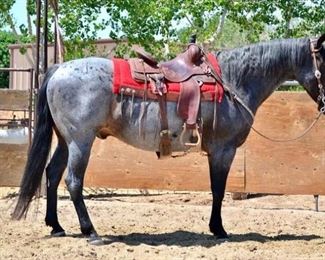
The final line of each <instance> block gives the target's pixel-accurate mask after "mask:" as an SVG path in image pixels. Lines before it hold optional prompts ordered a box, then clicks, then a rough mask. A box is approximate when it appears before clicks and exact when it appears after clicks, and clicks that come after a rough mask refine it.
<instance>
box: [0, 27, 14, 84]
mask: <svg viewBox="0 0 325 260" xmlns="http://www.w3.org/2000/svg"><path fill="white" fill-rule="evenodd" d="M12 43H15V37H14V36H13V34H12V33H8V32H2V31H0V68H8V67H9V65H10V54H9V49H8V44H12ZM8 87H9V72H0V88H8Z"/></svg>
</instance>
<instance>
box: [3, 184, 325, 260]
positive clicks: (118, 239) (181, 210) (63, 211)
mask: <svg viewBox="0 0 325 260" xmlns="http://www.w3.org/2000/svg"><path fill="white" fill-rule="evenodd" d="M0 191H1V189H0ZM0 196H1V192H0ZM1 197H2V198H1V199H0V228H1V236H0V259H325V198H324V197H320V202H319V207H320V211H319V212H315V210H314V208H315V204H314V198H313V196H255V197H253V198H249V199H247V200H242V201H233V200H232V199H231V196H230V195H229V194H227V196H226V198H225V201H224V208H223V219H224V226H225V228H226V230H227V231H228V232H229V234H230V235H231V237H230V239H229V240H227V241H218V240H216V239H215V238H214V237H213V236H212V235H211V234H210V233H209V230H208V222H209V216H210V205H211V198H210V197H211V196H210V194H209V193H160V194H149V195H142V194H139V193H129V192H128V193H126V192H124V193H123V192H119V193H113V194H106V195H105V196H104V195H103V194H102V195H97V196H88V198H87V200H86V204H87V206H88V209H89V213H90V215H91V217H92V220H93V223H94V225H95V227H96V228H97V231H98V233H99V234H100V235H101V236H102V237H103V240H104V242H105V245H103V246H93V245H90V244H88V243H87V239H86V238H84V237H82V236H81V235H80V231H79V224H78V220H77V217H76V214H75V211H74V208H73V205H72V202H71V201H70V200H69V199H68V197H67V196H63V197H61V199H60V201H59V219H60V221H61V223H62V225H63V227H64V228H65V229H66V232H67V236H66V237H63V238H51V237H49V236H48V235H49V232H50V228H48V227H46V226H45V224H44V214H45V200H44V199H39V200H38V201H36V202H34V203H33V206H32V208H31V209H30V212H29V214H28V217H27V219H26V220H23V221H11V220H10V212H11V211H12V207H13V203H14V201H15V196H8V195H4V194H2V196H1Z"/></svg>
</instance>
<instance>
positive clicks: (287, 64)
mask: <svg viewBox="0 0 325 260" xmlns="http://www.w3.org/2000/svg"><path fill="white" fill-rule="evenodd" d="M307 47H308V43H307V40H305V39H300V40H293V39H290V40H281V41H271V42H267V43H262V44H256V45H251V46H247V47H243V48H239V49H235V50H231V51H227V52H224V53H221V54H220V55H219V57H218V58H219V60H220V65H221V69H222V76H223V79H224V82H225V84H226V85H228V87H229V88H230V89H233V91H234V92H236V94H237V95H238V96H240V98H241V99H242V100H243V101H244V102H245V104H246V105H247V106H248V107H249V108H250V109H251V110H252V111H253V112H254V113H255V112H256V110H257V108H258V107H259V106H260V105H261V104H262V103H263V101H264V100H265V99H267V98H268V97H269V96H270V95H271V94H272V92H273V91H274V90H275V89H276V88H277V87H278V86H279V85H280V84H281V83H283V82H284V81H286V80H296V75H297V70H298V68H299V66H301V64H302V63H303V62H304V57H303V54H305V53H307V52H306V48H307Z"/></svg>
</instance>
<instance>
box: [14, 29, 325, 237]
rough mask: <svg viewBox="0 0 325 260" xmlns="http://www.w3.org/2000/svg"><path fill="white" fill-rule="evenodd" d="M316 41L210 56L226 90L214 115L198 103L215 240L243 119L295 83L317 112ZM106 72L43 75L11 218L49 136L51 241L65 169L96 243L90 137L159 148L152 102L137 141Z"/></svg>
mask: <svg viewBox="0 0 325 260" xmlns="http://www.w3.org/2000/svg"><path fill="white" fill-rule="evenodd" d="M324 40H325V34H324V35H322V36H321V37H320V38H318V39H315V40H310V39H308V38H304V39H284V40H275V41H269V42H264V43H258V44H253V45H249V46H245V47H242V48H237V49H233V50H227V51H222V52H220V53H217V54H216V55H217V59H218V61H219V64H220V67H221V71H222V78H223V82H224V85H225V86H226V87H228V88H229V91H227V92H226V95H225V97H224V98H223V100H222V102H221V103H220V104H218V108H217V114H216V115H214V104H213V102H209V101H204V102H202V104H201V117H202V122H203V129H202V149H203V150H204V151H205V152H206V153H207V154H208V161H209V169H210V179H211V189H212V196H213V204H212V213H211V219H210V223H209V226H210V231H211V232H212V233H213V234H214V235H215V236H216V237H217V238H226V237H227V233H226V231H225V230H224V228H223V225H222V219H221V204H222V200H223V197H224V192H225V185H226V180H227V175H228V172H229V169H230V166H231V163H232V161H233V158H234V156H235V153H236V149H237V147H239V146H240V145H242V144H243V143H244V141H245V140H246V138H247V136H248V134H249V131H250V129H251V124H252V116H251V115H253V114H255V113H256V111H257V109H258V107H259V106H260V105H261V104H262V103H263V101H264V100H265V99H266V98H268V97H269V96H270V95H271V93H272V92H273V91H274V90H275V89H276V88H277V87H278V86H279V85H280V84H281V83H282V82H284V81H286V80H297V81H298V82H299V83H300V84H301V85H302V86H303V87H304V88H305V90H306V91H307V92H308V94H309V95H310V96H311V98H312V99H313V100H314V101H315V102H317V103H318V108H319V110H320V109H322V110H321V111H322V112H324V108H323V107H324V105H325V104H324V103H325V101H324V100H325V98H324V88H323V85H325V49H324V46H323V42H324ZM113 71H114V67H113V63H112V61H111V60H108V59H104V58H85V59H79V60H73V61H69V62H66V63H63V64H61V65H55V66H53V67H52V68H50V69H49V71H48V73H47V74H46V77H45V79H44V82H43V86H42V87H41V89H40V92H39V100H38V107H37V114H38V121H37V125H36V129H35V135H34V139H33V143H32V147H31V149H30V152H29V156H28V161H27V165H26V169H25V172H24V176H23V179H22V182H21V188H20V193H19V198H18V202H17V205H16V207H15V210H14V212H13V218H14V219H20V218H22V217H23V216H25V214H26V213H27V210H28V206H29V205H30V203H31V201H32V199H33V197H34V195H35V193H36V191H37V189H38V187H39V186H40V183H41V178H42V174H43V171H44V168H45V166H46V160H47V158H48V154H49V151H50V145H51V140H52V133H53V130H54V131H55V133H56V135H57V136H58V145H57V148H56V151H55V153H54V155H53V157H52V158H51V161H50V163H49V165H48V166H47V168H46V176H47V210H46V218H45V222H46V225H48V226H50V227H52V232H51V234H52V235H53V236H62V235H64V234H65V233H64V229H63V228H62V227H61V225H60V224H59V221H58V216H57V188H58V185H59V182H60V180H61V178H62V174H63V172H64V170H65V168H66V167H68V174H67V177H66V179H65V181H66V185H67V187H68V190H69V192H70V195H71V199H72V201H73V204H74V206H75V208H76V211H77V214H78V217H79V221H80V227H81V231H82V233H83V234H84V235H86V236H89V237H90V240H91V241H94V242H95V243H96V241H100V237H99V236H98V235H97V233H96V231H95V228H94V226H93V224H92V222H91V220H90V218H89V215H88V212H87V209H86V206H85V204H84V200H83V195H82V189H83V179H84V174H85V170H86V168H87V164H88V159H89V155H90V151H91V147H92V144H93V142H94V139H95V138H96V136H98V133H99V132H104V133H106V135H107V136H108V135H111V136H115V137H116V138H118V139H119V140H121V141H123V142H125V143H127V144H130V145H132V146H134V147H137V148H140V149H144V150H148V151H157V150H158V146H159V129H160V119H159V115H160V114H159V105H158V103H157V102H156V101H150V100H148V101H147V102H146V106H147V109H146V111H147V114H146V116H145V121H146V123H145V124H144V128H143V132H144V136H145V137H142V136H139V121H140V120H139V117H140V114H141V106H143V99H142V98H134V100H133V101H131V97H124V98H123V99H121V97H120V96H119V95H115V94H113V92H112V83H113ZM315 72H316V73H315ZM321 75H323V76H321ZM121 100H122V102H123V106H122V105H121ZM131 106H132V108H131ZM130 109H132V111H133V112H132V113H130ZM167 114H168V124H169V129H170V131H171V133H172V134H171V138H172V150H173V151H183V150H184V149H186V148H185V147H184V146H183V145H182V144H181V142H180V134H181V132H182V126H183V123H184V122H183V120H182V119H181V118H179V117H178V116H177V113H176V103H174V102H168V103H167ZM214 117H215V118H217V125H216V128H215V130H213V127H212V125H213V121H214ZM107 170H108V171H109V169H107Z"/></svg>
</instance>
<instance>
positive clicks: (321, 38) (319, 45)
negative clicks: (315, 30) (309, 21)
mask: <svg viewBox="0 0 325 260" xmlns="http://www.w3.org/2000/svg"><path fill="white" fill-rule="evenodd" d="M324 41H325V33H324V34H322V36H321V37H319V38H318V40H317V46H316V48H317V49H319V48H320V47H322V44H323V42H324Z"/></svg>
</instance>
